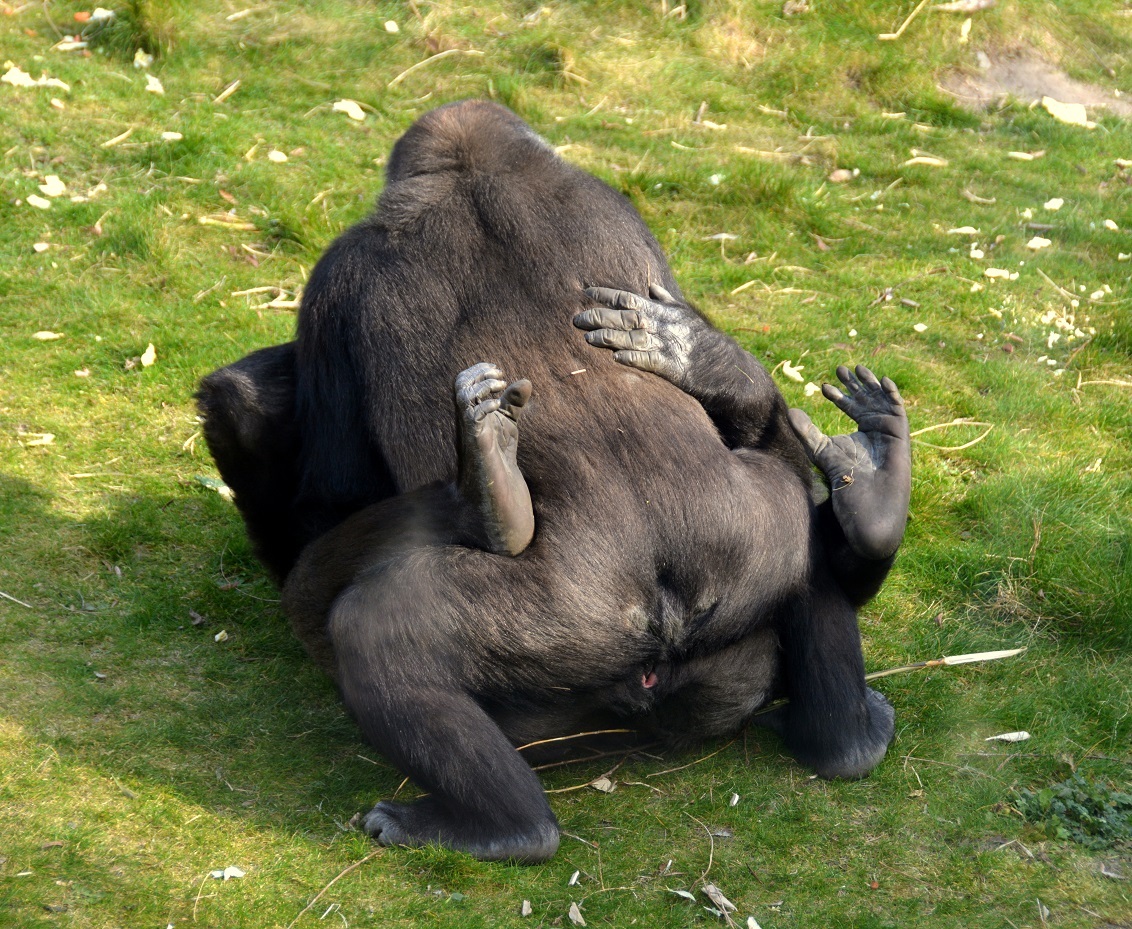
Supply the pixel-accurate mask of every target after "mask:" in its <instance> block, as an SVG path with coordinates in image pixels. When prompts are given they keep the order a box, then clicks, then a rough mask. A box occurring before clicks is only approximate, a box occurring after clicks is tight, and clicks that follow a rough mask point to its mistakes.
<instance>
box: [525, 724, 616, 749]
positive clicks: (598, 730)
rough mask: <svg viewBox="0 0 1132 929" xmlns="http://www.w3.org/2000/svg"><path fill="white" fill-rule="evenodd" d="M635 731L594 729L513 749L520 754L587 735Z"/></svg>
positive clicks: (529, 743)
mask: <svg viewBox="0 0 1132 929" xmlns="http://www.w3.org/2000/svg"><path fill="white" fill-rule="evenodd" d="M636 731H637V730H635V729H595V730H594V731H593V732H576V733H574V734H573V735H560V736H556V737H555V738H553V739H539V741H537V742H528V743H527V744H526V745H520V746H519V747H518V748H516V749H515V751H517V752H521V751H523V750H524V749H528V748H534V747H535V746H536V745H549V744H550V743H551V742H569V741H570V740H571V739H584V738H585V737H586V736H589V735H623V734H625V733H628V732H636Z"/></svg>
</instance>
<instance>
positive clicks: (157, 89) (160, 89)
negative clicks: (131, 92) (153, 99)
mask: <svg viewBox="0 0 1132 929" xmlns="http://www.w3.org/2000/svg"><path fill="white" fill-rule="evenodd" d="M145 89H146V92H147V93H151V94H162V95H164V93H165V87H164V86H163V85H162V83H161V81H160V80H158V78H157V75H156V74H147V75H146V76H145Z"/></svg>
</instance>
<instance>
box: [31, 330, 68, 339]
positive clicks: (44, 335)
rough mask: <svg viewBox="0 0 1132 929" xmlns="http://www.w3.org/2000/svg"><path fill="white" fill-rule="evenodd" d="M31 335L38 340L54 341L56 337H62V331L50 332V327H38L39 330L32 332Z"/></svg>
mask: <svg viewBox="0 0 1132 929" xmlns="http://www.w3.org/2000/svg"><path fill="white" fill-rule="evenodd" d="M31 337H32V338H33V339H37V340H38V341H40V342H54V341H55V340H56V339H61V338H63V333H61V332H52V331H51V330H50V329H40V330H39V332H33V333H32V335H31Z"/></svg>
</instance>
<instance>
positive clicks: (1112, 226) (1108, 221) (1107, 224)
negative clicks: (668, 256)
mask: <svg viewBox="0 0 1132 929" xmlns="http://www.w3.org/2000/svg"><path fill="white" fill-rule="evenodd" d="M30 199H31V197H28V200H30ZM1104 227H1105V229H1111V230H1112V231H1113V232H1116V231H1117V230H1119V229H1120V227H1119V226H1118V225H1116V223H1115V222H1114V221H1113V220H1111V219H1106V220H1105V221H1104Z"/></svg>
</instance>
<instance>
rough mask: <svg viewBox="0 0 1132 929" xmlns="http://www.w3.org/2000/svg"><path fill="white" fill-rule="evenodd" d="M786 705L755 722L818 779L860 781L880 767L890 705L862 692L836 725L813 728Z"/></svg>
mask: <svg viewBox="0 0 1132 929" xmlns="http://www.w3.org/2000/svg"><path fill="white" fill-rule="evenodd" d="M795 709H796V708H795V707H794V706H793V705H791V704H788V705H787V706H785V707H782V709H781V710H776V711H775V712H774V713H773V714H771V713H768V714H766V716H765V717H764V718H763V719H762V720H759V725H765V726H767V727H768V728H770V729H773V730H774V731H775V732H777V733H778V734H779V735H780V736H781V737H782V740H783V741H784V742H785V743H786V746H787V748H789V749H790V751H791V753H792V754H793V755H794V757H795V758H797V759H798V761H800V762H801V763H802V764H804V765H806V766H807V767H809V768H813V769H814V771H815V772H816V773H817V775H818V776H819V777H824V778H826V779H832V778H835V777H842V778H846V779H849V780H852V779H856V778H860V777H864V776H865V775H866V774H868V773H869V772H870V771H872V769H873V768H875V767H876V766H877V765H878V764H880V760H881V759H882V758H883V757H884V753H885V752H886V751H887V750H888V745H889V743H890V742H891V741H892V736H893V735H894V733H895V731H896V714H895V712H894V711H893V709H892V704H891V703H889V702H888V700H887V699H886V698H885V697H884V696H883V695H882V694H880V693H878V692H877V691H875V690H873V689H872V688H866V690H865V698H864V700H862V701H861V705H860V706H859V707H857V708H855V710H854V712H853V713H851V714H847V716H846V718H845V719H844V720H842V721H841V722H839V723H837V724H836V725H829V724H828V723H827V724H826V725H824V726H822V727H821V728H817V729H816V728H815V727H814V725H813V723H812V721H808V720H802V719H799V718H798V716H797V715H795V714H794V713H792V712H791V711H792V710H795Z"/></svg>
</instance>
